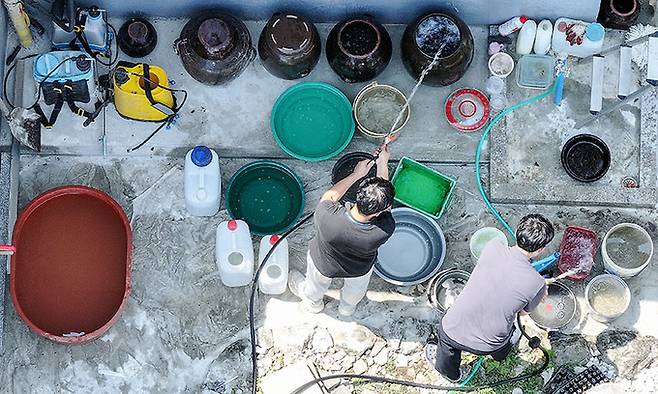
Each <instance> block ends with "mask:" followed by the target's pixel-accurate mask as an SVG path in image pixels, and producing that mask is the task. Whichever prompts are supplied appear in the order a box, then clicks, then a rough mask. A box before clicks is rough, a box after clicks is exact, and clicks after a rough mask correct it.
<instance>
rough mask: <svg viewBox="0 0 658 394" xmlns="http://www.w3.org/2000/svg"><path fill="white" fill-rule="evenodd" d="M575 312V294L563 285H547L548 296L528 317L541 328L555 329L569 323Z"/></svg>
mask: <svg viewBox="0 0 658 394" xmlns="http://www.w3.org/2000/svg"><path fill="white" fill-rule="evenodd" d="M575 314H576V296H575V295H574V294H573V292H572V291H571V290H570V289H569V288H568V287H567V286H565V285H563V284H562V283H560V282H555V283H553V284H551V285H549V286H548V296H547V297H546V299H544V300H543V301H542V302H541V303H540V304H539V305H538V306H537V308H535V309H534V310H533V311H532V312H530V318H531V319H532V320H533V321H534V322H535V324H537V325H538V326H539V327H541V328H545V329H547V330H557V329H559V328H562V327H564V326H566V325H567V324H569V322H570V321H571V320H572V319H573V317H574V316H575Z"/></svg>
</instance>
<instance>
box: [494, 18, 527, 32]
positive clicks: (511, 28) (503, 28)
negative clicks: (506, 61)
mask: <svg viewBox="0 0 658 394" xmlns="http://www.w3.org/2000/svg"><path fill="white" fill-rule="evenodd" d="M527 21H528V17H527V16H525V15H521V16H516V17H514V18H512V19H510V20H508V21H507V22H505V23H503V24H502V25H500V26H498V32H499V33H500V35H501V36H503V37H504V36H509V35H510V34H512V33H514V32H516V31H519V30H521V27H522V26H523V24H524V23H526V22H527Z"/></svg>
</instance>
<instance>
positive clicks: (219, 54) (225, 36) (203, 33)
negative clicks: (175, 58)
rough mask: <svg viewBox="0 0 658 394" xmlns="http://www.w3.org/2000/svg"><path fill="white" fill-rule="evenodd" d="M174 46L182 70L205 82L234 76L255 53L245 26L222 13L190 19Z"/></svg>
mask: <svg viewBox="0 0 658 394" xmlns="http://www.w3.org/2000/svg"><path fill="white" fill-rule="evenodd" d="M174 48H175V49H176V51H177V52H178V54H179V55H180V58H181V61H182V62H183V66H184V67H185V70H187V72H188V73H189V74H190V75H191V76H192V78H194V79H196V80H197V81H199V82H201V83H204V84H206V85H222V84H225V83H227V82H229V81H231V80H233V79H235V78H237V77H238V75H240V74H241V73H242V72H243V71H244V69H245V68H246V67H247V65H248V64H249V62H251V61H252V60H253V59H254V56H255V55H256V50H255V49H254V48H253V47H252V46H251V36H250V35H249V30H247V26H245V24H244V23H242V21H240V20H239V19H237V18H235V17H233V16H231V15H229V14H225V13H214V14H213V15H209V16H204V17H198V18H192V19H191V20H190V21H189V22H187V23H186V24H185V26H184V27H183V30H182V31H181V33H180V37H179V39H178V40H176V41H175V42H174Z"/></svg>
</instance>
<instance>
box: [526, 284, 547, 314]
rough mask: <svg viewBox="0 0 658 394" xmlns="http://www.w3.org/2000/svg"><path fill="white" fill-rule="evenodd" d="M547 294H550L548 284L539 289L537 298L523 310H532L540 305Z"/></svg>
mask: <svg viewBox="0 0 658 394" xmlns="http://www.w3.org/2000/svg"><path fill="white" fill-rule="evenodd" d="M547 296H548V286H544V287H543V288H542V289H541V290H539V292H538V293H537V295H536V296H535V298H533V299H532V300H531V301H530V302H529V303H528V305H526V306H525V308H523V311H524V312H526V313H527V312H531V311H532V310H533V309H535V308H536V307H537V306H539V304H540V303H541V302H542V301H544V300H545V299H546V297H547Z"/></svg>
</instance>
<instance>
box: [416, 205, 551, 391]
mask: <svg viewBox="0 0 658 394" xmlns="http://www.w3.org/2000/svg"><path fill="white" fill-rule="evenodd" d="M553 234H554V230H553V226H552V225H551V223H550V222H549V221H548V220H547V219H546V218H544V217H543V216H541V215H536V214H533V215H528V216H525V217H524V218H523V219H521V222H520V223H519V227H518V228H517V232H516V240H517V245H516V246H513V247H509V246H507V245H506V244H504V243H503V242H501V241H498V240H494V241H491V242H489V243H488V244H487V245H486V247H485V248H484V250H483V251H482V254H481V256H480V259H479V260H478V262H477V265H476V266H475V269H473V272H472V274H471V277H470V278H469V280H468V282H467V283H466V286H465V287H464V289H463V290H462V292H461V294H460V295H459V296H458V297H457V299H456V300H455V303H454V304H453V305H452V306H451V307H450V309H448V311H447V312H446V314H445V316H444V317H443V319H442V321H441V322H440V324H439V339H438V347H437V348H435V349H436V355H435V357H436V361H435V368H436V369H437V371H439V372H440V373H441V374H442V375H444V376H445V377H447V378H448V379H449V380H451V381H453V382H454V381H459V380H460V379H461V378H462V377H463V376H460V375H461V374H460V368H459V366H460V362H461V352H462V351H466V352H469V353H473V354H478V355H492V356H493V358H494V359H495V360H497V361H501V360H503V359H505V357H507V355H508V354H509V352H510V350H511V349H512V344H511V343H510V338H511V337H512V333H513V332H514V320H515V319H516V315H517V313H527V312H530V311H531V310H533V309H534V308H536V307H537V305H539V303H540V302H541V301H542V299H543V298H544V296H545V295H546V291H547V287H546V283H545V280H544V278H543V277H542V276H541V275H539V273H538V272H537V271H535V269H534V268H533V267H532V265H530V259H532V258H534V257H537V256H539V255H540V254H541V253H542V252H543V251H544V247H545V246H546V245H548V244H549V243H550V242H551V240H552V239H553ZM431 345H432V344H428V348H427V349H426V353H428V356H430V353H432V352H431V349H432V348H431ZM435 345H436V344H435Z"/></svg>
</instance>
